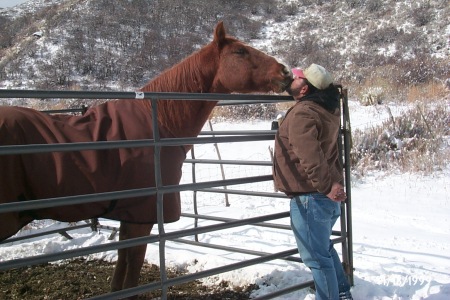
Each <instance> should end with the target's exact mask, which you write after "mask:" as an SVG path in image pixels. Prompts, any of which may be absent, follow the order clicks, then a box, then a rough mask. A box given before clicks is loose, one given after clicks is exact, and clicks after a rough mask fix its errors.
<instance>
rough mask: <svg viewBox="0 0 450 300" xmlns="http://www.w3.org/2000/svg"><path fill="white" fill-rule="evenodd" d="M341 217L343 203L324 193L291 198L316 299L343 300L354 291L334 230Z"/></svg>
mask: <svg viewBox="0 0 450 300" xmlns="http://www.w3.org/2000/svg"><path fill="white" fill-rule="evenodd" d="M340 214H341V209H340V204H339V203H338V202H334V201H332V200H330V199H329V198H328V197H327V196H325V195H323V194H320V193H312V194H307V195H302V196H296V197H294V198H292V199H291V227H292V230H293V232H294V235H295V239H296V241H297V246H298V251H299V253H300V257H301V258H302V260H303V262H304V263H305V265H306V266H308V267H309V268H310V269H311V273H312V275H313V278H314V284H315V288H316V300H325V299H330V300H335V299H339V293H340V292H345V291H349V290H350V285H349V283H348V280H347V276H346V274H345V272H344V269H343V267H342V264H341V261H340V259H339V256H338V254H337V252H336V250H335V249H334V247H333V244H332V243H331V241H330V237H331V230H332V228H333V225H334V223H336V220H337V219H338V218H339V216H340Z"/></svg>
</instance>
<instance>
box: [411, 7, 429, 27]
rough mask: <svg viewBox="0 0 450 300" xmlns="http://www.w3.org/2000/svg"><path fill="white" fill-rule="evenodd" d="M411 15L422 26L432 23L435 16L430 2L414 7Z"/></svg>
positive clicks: (415, 22) (416, 23)
mask: <svg viewBox="0 0 450 300" xmlns="http://www.w3.org/2000/svg"><path fill="white" fill-rule="evenodd" d="M410 16H411V18H412V19H413V21H414V24H415V25H416V26H419V27H422V26H425V25H427V24H428V23H430V21H431V20H432V18H433V13H432V12H431V10H430V5H429V4H422V5H421V6H420V7H418V8H416V9H414V10H413V11H412V12H411V14H410Z"/></svg>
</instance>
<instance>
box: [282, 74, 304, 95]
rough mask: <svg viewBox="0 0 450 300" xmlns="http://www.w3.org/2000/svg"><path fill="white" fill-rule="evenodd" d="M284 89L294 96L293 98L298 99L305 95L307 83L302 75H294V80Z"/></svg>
mask: <svg viewBox="0 0 450 300" xmlns="http://www.w3.org/2000/svg"><path fill="white" fill-rule="evenodd" d="M286 91H287V92H288V93H289V95H291V96H292V97H294V99H295V100H298V99H300V98H302V97H303V96H305V95H306V93H307V91H308V85H307V84H306V81H305V79H304V78H302V77H297V76H295V77H294V81H292V83H291V85H290V86H289V87H288V88H287V89H286Z"/></svg>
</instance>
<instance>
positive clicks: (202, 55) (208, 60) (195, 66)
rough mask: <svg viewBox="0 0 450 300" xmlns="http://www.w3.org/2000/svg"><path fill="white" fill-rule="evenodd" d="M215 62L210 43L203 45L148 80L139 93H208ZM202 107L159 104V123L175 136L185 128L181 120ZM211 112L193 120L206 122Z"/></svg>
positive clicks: (176, 102) (184, 103) (193, 103)
mask: <svg viewBox="0 0 450 300" xmlns="http://www.w3.org/2000/svg"><path fill="white" fill-rule="evenodd" d="M217 59H218V54H217V53H214V45H213V43H211V44H209V45H206V46H204V47H203V48H202V49H200V50H198V51H197V52H194V53H193V54H191V55H190V56H188V57H187V58H185V59H184V60H182V61H181V62H180V63H178V64H176V65H175V66H173V67H171V68H170V69H167V70H166V71H164V72H163V73H161V74H160V75H159V76H158V77H156V78H155V79H153V80H151V81H150V82H149V83H147V84H146V85H145V86H144V87H143V88H142V89H141V91H143V92H181V93H203V92H209V90H210V88H211V85H212V81H213V79H214V75H215V66H216V65H217V63H216V60H217ZM148 103H149V102H148ZM204 104H206V103H205V101H192V100H187V101H183V100H160V101H158V121H159V123H160V124H161V125H163V126H165V127H166V128H168V129H169V130H170V129H172V130H171V131H172V132H173V131H175V132H177V131H178V130H180V129H182V128H184V127H185V126H186V123H185V121H186V120H185V118H184V116H188V114H192V113H196V112H199V111H200V110H201V109H202V107H203V105H204ZM209 104H210V105H208V106H212V107H214V105H215V103H214V102H209ZM211 109H212V108H211ZM211 109H210V110H209V111H208V112H205V114H206V116H202V115H197V116H196V118H197V119H203V120H204V121H206V119H207V118H208V116H209V113H210V112H211Z"/></svg>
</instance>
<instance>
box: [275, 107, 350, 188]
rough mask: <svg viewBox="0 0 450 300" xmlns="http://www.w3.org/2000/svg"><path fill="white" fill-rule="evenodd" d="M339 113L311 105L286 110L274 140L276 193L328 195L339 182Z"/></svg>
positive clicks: (340, 177) (340, 180)
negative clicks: (316, 193)
mask: <svg viewBox="0 0 450 300" xmlns="http://www.w3.org/2000/svg"><path fill="white" fill-rule="evenodd" d="M339 124H340V111H339V109H336V111H335V112H334V113H331V112H329V111H327V110H326V109H325V108H323V107H322V106H321V105H319V104H317V103H315V102H313V101H300V102H297V103H296V104H295V105H294V106H293V107H292V108H291V109H289V110H288V112H287V114H286V116H285V119H284V120H283V121H282V123H281V124H280V127H279V129H278V132H277V134H276V136H275V154H274V166H273V177H274V181H275V185H276V187H277V188H278V190H279V191H282V192H284V193H285V194H286V195H288V196H290V197H293V196H295V195H300V194H305V193H311V192H320V193H323V194H325V195H326V194H328V193H329V192H330V190H331V185H332V183H333V182H340V183H342V182H343V176H342V166H341V163H340V161H339V150H338V146H337V139H338V133H339Z"/></svg>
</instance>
